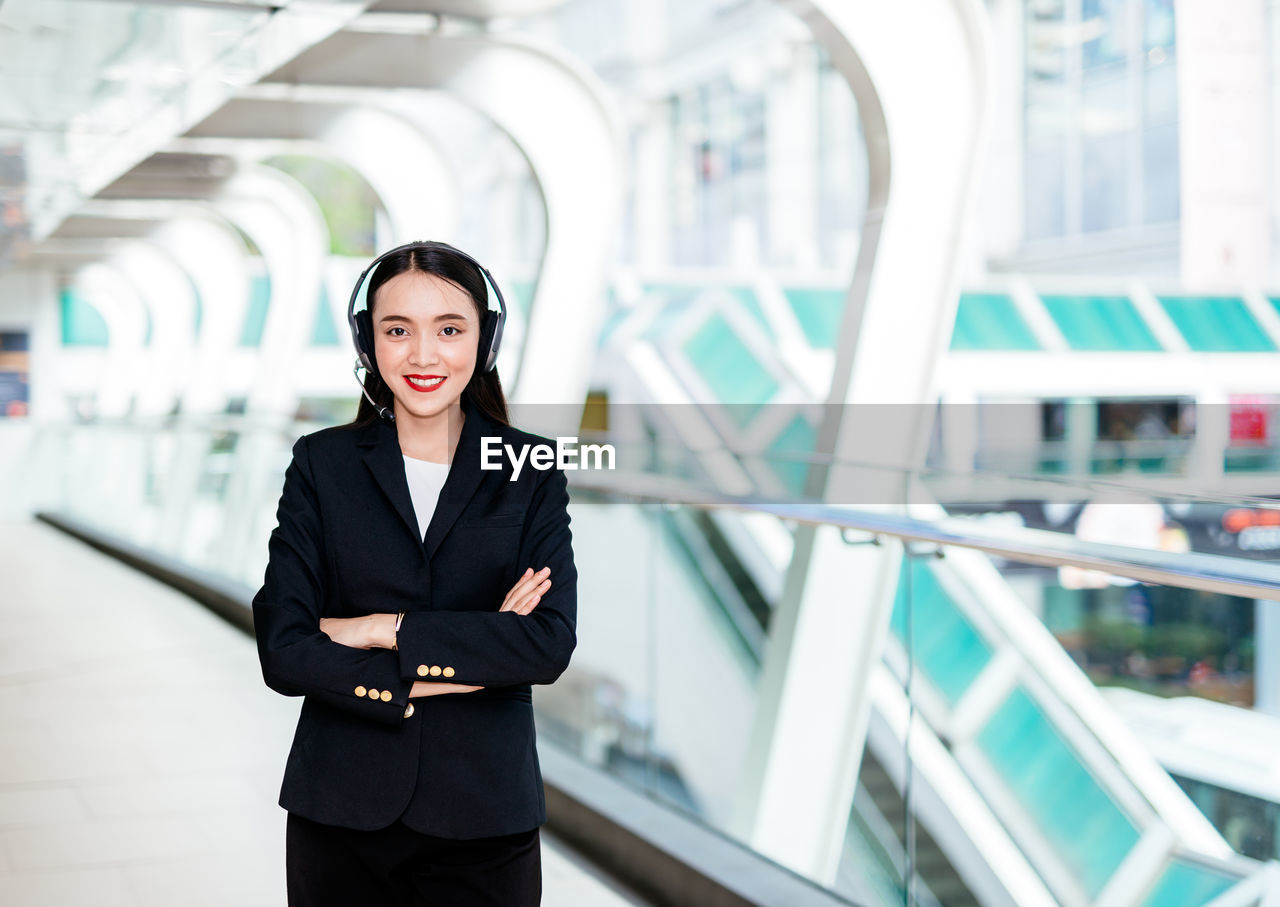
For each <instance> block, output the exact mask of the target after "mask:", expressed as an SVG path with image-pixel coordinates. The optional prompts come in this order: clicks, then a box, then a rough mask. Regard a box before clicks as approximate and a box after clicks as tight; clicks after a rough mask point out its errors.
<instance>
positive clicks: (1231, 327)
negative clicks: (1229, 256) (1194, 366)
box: [1157, 296, 1276, 353]
mask: <svg viewBox="0 0 1280 907" xmlns="http://www.w3.org/2000/svg"><path fill="white" fill-rule="evenodd" d="M1157 298H1158V299H1159V300H1160V305H1162V306H1163V307H1164V310H1165V311H1166V312H1168V313H1169V317H1170V318H1171V319H1173V323H1174V324H1175V325H1176V326H1177V328H1178V332H1179V333H1180V334H1182V336H1183V337H1185V338H1186V340H1187V345H1188V346H1190V347H1191V348H1192V349H1193V350H1196V351H1197V352H1201V353H1262V352H1274V351H1275V348H1276V345H1275V344H1274V343H1272V342H1271V339H1270V338H1269V337H1267V335H1266V334H1265V333H1264V332H1263V330H1262V328H1261V327H1260V326H1259V325H1258V322H1256V321H1254V320H1253V316H1252V315H1250V314H1249V307H1248V306H1246V305H1245V304H1244V300H1243V299H1241V298H1240V297H1238V296H1159V297H1157Z"/></svg>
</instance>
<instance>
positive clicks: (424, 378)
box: [404, 375, 445, 394]
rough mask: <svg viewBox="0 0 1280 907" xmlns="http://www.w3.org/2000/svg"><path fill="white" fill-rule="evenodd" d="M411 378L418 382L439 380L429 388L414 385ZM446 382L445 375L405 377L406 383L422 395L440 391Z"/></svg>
mask: <svg viewBox="0 0 1280 907" xmlns="http://www.w3.org/2000/svg"><path fill="white" fill-rule="evenodd" d="M410 378H414V379H416V380H418V381H436V379H439V380H438V381H436V383H435V384H432V385H431V386H429V387H420V386H419V385H417V384H414V383H413V381H410V380H409V379H410ZM444 382H445V377H444V375H405V376H404V383H405V384H407V385H408V386H409V387H410V388H412V389H413V390H415V391H417V392H418V393H420V394H429V393H431V392H432V391H434V390H438V389H439V388H440V387H441V386H442V385H443V384H444Z"/></svg>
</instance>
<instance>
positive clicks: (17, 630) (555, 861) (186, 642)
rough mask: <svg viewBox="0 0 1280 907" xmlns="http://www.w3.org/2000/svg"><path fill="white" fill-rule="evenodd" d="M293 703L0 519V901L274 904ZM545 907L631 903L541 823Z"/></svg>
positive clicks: (280, 888)
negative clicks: (281, 791) (281, 796)
mask: <svg viewBox="0 0 1280 907" xmlns="http://www.w3.org/2000/svg"><path fill="white" fill-rule="evenodd" d="M300 704H301V700H299V699H287V698H285V697H283V696H279V695H277V694H275V693H273V692H271V691H270V690H268V689H267V688H266V686H264V685H263V683H262V676H261V673H260V671H259V667H258V660H257V653H256V650H255V647H254V644H253V641H252V640H251V639H249V638H248V637H247V636H245V635H244V634H243V633H242V632H240V631H239V630H237V629H235V628H233V627H231V626H229V625H228V624H226V623H224V622H223V621H222V620H220V619H219V618H217V617H216V616H214V615H213V614H212V613H210V612H209V611H207V610H206V609H205V608H204V607H202V606H201V605H199V604H197V603H195V602H193V601H191V600H190V599H188V598H186V597H185V596H183V595H181V594H179V593H177V592H175V591H173V590H172V589H170V588H168V587H167V586H164V585H161V584H159V583H157V582H155V581H153V580H151V579H150V578H148V577H145V576H143V575H141V574H139V573H137V572H135V571H134V570H132V569H130V568H128V567H126V566H124V565H122V564H120V563H118V562H116V561H114V560H112V559H110V558H108V557H106V556H104V555H101V554H99V553H98V552H97V551H95V550H93V549H91V548H89V547H87V546H86V545H83V544H81V543H79V542H77V541H75V540H73V539H71V538H69V537H67V536H65V535H63V534H61V533H60V532H58V531H57V530H54V529H52V528H50V527H48V526H46V525H45V524H43V523H37V522H0V904H5V905H12V907H27V905H33V907H34V905H40V907H60V905H86V904H92V905H94V907H115V905H128V907H138V905H147V907H151V905H155V907H175V905H183V907H229V905H236V907H251V905H264V907H265V905H272V907H281V905H284V904H285V885H284V826H285V812H284V810H282V809H281V808H280V807H279V806H277V805H276V797H277V795H278V792H279V785H280V779H281V776H282V773H283V770H284V761H285V755H286V753H287V752H288V748H289V743H290V740H291V738H292V732H293V726H294V723H295V721H296V720H297V714H298V709H299V707H300ZM542 848H543V850H542V852H543V875H544V889H543V891H544V895H543V903H544V904H545V905H547V907H593V905H600V907H615V905H635V904H642V903H644V902H643V901H641V900H639V899H637V898H634V897H632V896H630V895H628V894H626V893H624V892H622V891H621V890H620V889H619V888H618V886H616V885H615V884H614V883H613V882H611V881H610V880H608V879H606V878H604V877H603V876H602V875H601V874H600V873H599V872H597V871H596V870H595V869H594V868H592V867H591V866H590V865H588V864H587V863H585V862H584V861H583V860H582V859H581V858H580V857H579V856H577V855H576V854H575V853H574V852H573V851H571V850H569V849H568V848H567V847H566V846H565V845H564V844H563V843H562V842H560V841H558V840H557V839H556V838H555V837H554V836H553V835H551V834H550V833H549V832H548V831H547V828H546V827H545V826H544V827H543V838H542Z"/></svg>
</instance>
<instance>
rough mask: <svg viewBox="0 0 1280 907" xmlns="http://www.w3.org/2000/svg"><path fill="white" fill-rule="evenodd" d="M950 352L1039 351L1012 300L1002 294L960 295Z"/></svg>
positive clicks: (1038, 345)
mask: <svg viewBox="0 0 1280 907" xmlns="http://www.w3.org/2000/svg"><path fill="white" fill-rule="evenodd" d="M951 348H952V349H953V350H1038V349H1040V348H1041V347H1040V344H1039V343H1038V342H1037V341H1036V337H1035V335H1034V334H1032V333H1031V328H1029V327H1028V326H1027V323H1026V321H1025V320H1023V318H1022V315H1021V314H1019V312H1018V307H1017V305H1015V304H1014V301H1013V299H1012V298H1011V297H1010V296H1008V295H1006V294H1004V293H962V294H960V305H959V306H958V307H957V308H956V326H955V329H954V330H953V331H952V334H951Z"/></svg>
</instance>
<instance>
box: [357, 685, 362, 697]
mask: <svg viewBox="0 0 1280 907" xmlns="http://www.w3.org/2000/svg"><path fill="white" fill-rule="evenodd" d="M356 695H357V696H363V695H364V687H363V686H359V687H356Z"/></svg>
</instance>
